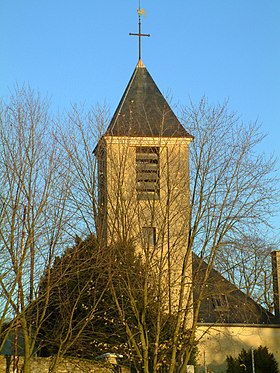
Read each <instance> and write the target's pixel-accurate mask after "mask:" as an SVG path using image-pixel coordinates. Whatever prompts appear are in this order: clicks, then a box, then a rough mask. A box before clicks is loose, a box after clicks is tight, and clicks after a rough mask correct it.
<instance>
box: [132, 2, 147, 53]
mask: <svg viewBox="0 0 280 373" xmlns="http://www.w3.org/2000/svg"><path fill="white" fill-rule="evenodd" d="M137 13H138V33H137V34H134V33H132V32H130V33H129V35H132V36H138V53H139V60H141V37H142V36H148V37H150V36H151V35H150V34H142V33H141V16H142V15H145V10H144V9H141V5H140V0H139V8H138V9H137Z"/></svg>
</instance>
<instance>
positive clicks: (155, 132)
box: [106, 59, 192, 138]
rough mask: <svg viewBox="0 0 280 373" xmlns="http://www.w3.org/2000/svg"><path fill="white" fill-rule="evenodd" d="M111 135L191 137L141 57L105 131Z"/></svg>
mask: <svg viewBox="0 0 280 373" xmlns="http://www.w3.org/2000/svg"><path fill="white" fill-rule="evenodd" d="M106 135H109V136H130V137H190V138H191V137H192V136H191V135H189V134H188V132H187V131H186V130H185V129H184V127H183V126H182V125H181V123H180V122H179V120H178V118H177V117H176V115H175V114H174V112H173V111H172V109H171V108H170V106H169V104H168V103H167V101H166V99H165V98H164V96H163V95H162V93H161V92H160V90H159V89H158V87H157V85H156V84H155V82H154V80H153V78H152V77H151V75H150V74H149V72H148V70H147V69H146V67H145V66H144V64H143V62H142V60H141V59H140V60H139V61H138V63H137V66H136V68H135V70H134V72H133V74H132V77H131V79H130V81H129V83H128V85H127V87H126V90H125V92H124V94H123V96H122V98H121V101H120V103H119V105H118V107H117V110H116V111H115V114H114V115H113V118H112V120H111V122H110V125H109V127H108V129H107V131H106Z"/></svg>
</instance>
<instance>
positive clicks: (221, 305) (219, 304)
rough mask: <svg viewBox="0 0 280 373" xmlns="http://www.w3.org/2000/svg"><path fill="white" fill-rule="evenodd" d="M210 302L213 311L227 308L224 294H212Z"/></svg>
mask: <svg viewBox="0 0 280 373" xmlns="http://www.w3.org/2000/svg"><path fill="white" fill-rule="evenodd" d="M212 304H213V307H214V309H215V311H218V312H225V311H228V310H229V303H228V299H227V296H226V295H225V294H219V295H216V296H212Z"/></svg>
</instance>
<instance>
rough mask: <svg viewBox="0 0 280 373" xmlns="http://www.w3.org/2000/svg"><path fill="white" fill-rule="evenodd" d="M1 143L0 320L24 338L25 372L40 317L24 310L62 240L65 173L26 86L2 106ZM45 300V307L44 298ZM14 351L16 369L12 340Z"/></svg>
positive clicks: (44, 115)
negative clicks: (0, 304) (9, 321)
mask: <svg viewBox="0 0 280 373" xmlns="http://www.w3.org/2000/svg"><path fill="white" fill-rule="evenodd" d="M0 141H1V159H0V170H1V180H0V184H1V186H0V190H1V195H0V198H1V216H0V221H1V225H0V237H1V245H2V247H1V254H0V255H1V259H0V260H1V262H2V264H3V265H2V266H1V282H0V285H1V293H2V295H3V297H4V298H5V302H6V303H4V304H6V306H4V308H3V310H2V318H4V317H5V318H6V319H13V328H14V330H15V332H14V333H15V338H17V335H18V333H19V329H20V330H21V332H22V333H23V335H24V351H25V352H24V368H23V369H24V372H26V373H27V372H30V358H31V356H32V354H33V353H34V351H35V342H36V337H37V333H38V330H39V328H40V324H41V323H42V319H43V317H44V312H43V313H41V315H40V317H39V318H38V319H36V321H35V322H34V320H33V322H32V323H31V321H30V320H29V314H28V308H29V306H30V304H31V303H32V302H34V300H35V299H36V296H37V289H38V281H39V278H40V275H41V273H42V272H43V271H45V272H46V273H49V272H50V268H51V265H52V263H53V260H54V257H55V255H57V254H58V253H59V252H58V251H57V250H60V248H61V247H62V246H63V245H64V244H65V239H67V234H66V232H65V223H66V221H67V219H68V216H67V215H66V213H65V203H66V201H67V193H68V185H67V171H65V173H64V175H63V177H62V174H61V164H60V154H59V153H58V149H57V147H55V145H54V142H53V138H52V135H51V118H50V116H49V114H48V105H47V102H46V101H44V100H41V99H40V97H39V95H37V94H35V93H34V92H33V91H32V90H31V89H29V88H17V89H16V91H15V94H14V95H12V96H11V97H10V99H9V100H8V101H7V102H3V103H2V105H1V128H0ZM48 291H49V289H48V290H47V292H48ZM45 299H46V304H47V301H48V294H46V295H45ZM11 325H12V324H11ZM15 349H16V351H15V360H14V371H17V369H18V363H17V355H18V351H17V341H15Z"/></svg>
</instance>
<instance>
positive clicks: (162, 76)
mask: <svg viewBox="0 0 280 373" xmlns="http://www.w3.org/2000/svg"><path fill="white" fill-rule="evenodd" d="M138 7H139V2H138V0H120V1H118V2H116V1H110V0H102V1H94V0H79V1H77V0H76V1H74V0H67V1H66V0H25V1H24V0H0V97H6V96H8V95H9V94H10V92H11V91H13V89H14V87H15V86H16V84H19V85H22V84H29V85H30V86H31V87H32V88H34V89H35V90H36V91H39V92H40V94H41V95H42V96H43V97H45V96H48V97H49V98H50V100H51V102H52V108H53V109H54V110H63V109H64V108H65V109H67V108H69V107H70V105H71V104H74V103H83V104H85V105H88V106H89V107H90V106H94V105H95V104H97V103H100V104H103V103H106V104H107V105H109V106H110V108H111V111H112V112H113V111H114V109H115V108H116V106H117V104H118V102H119V100H120V98H121V96H122V93H123V91H124V89H125V87H126V85H127V83H128V81H129V78H130V76H131V74H132V73H133V70H134V68H135V66H136V63H137V60H138V40H137V38H136V37H132V36H129V35H128V34H129V32H137V30H138V18H137V8H138ZM140 7H141V8H144V9H145V12H146V16H145V17H143V19H142V32H143V33H150V34H151V37H150V38H143V39H144V40H143V43H142V59H143V62H144V64H145V65H146V67H147V68H148V70H149V72H150V74H151V75H152V77H153V78H154V80H155V82H156V84H157V85H158V87H159V88H160V90H161V91H162V93H163V94H168V95H169V96H171V97H172V102H173V103H174V105H186V104H188V102H189V100H190V99H192V100H193V101H195V102H196V101H198V100H199V99H200V98H201V97H202V96H203V95H205V96H207V97H208V99H209V102H210V103H213V104H216V103H222V102H224V101H225V100H229V106H230V108H231V109H232V110H233V111H236V112H237V113H238V114H239V115H240V116H241V119H242V120H243V121H244V122H250V121H255V120H258V121H259V123H260V124H262V130H263V132H264V133H266V134H267V137H266V139H265V140H264V142H263V147H262V150H263V151H265V152H266V153H267V154H271V153H274V154H275V156H276V157H278V159H279V162H280V146H279V139H280V93H279V92H280V1H279V0H267V1H265V0H254V1H253V0H173V1H172V2H171V1H167V0H141V4H140ZM279 162H278V165H280V163H279ZM279 176H280V175H279ZM279 188H280V185H279ZM275 221H276V225H277V227H278V228H279V229H280V213H279V215H278V216H277V218H276V220H275Z"/></svg>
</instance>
